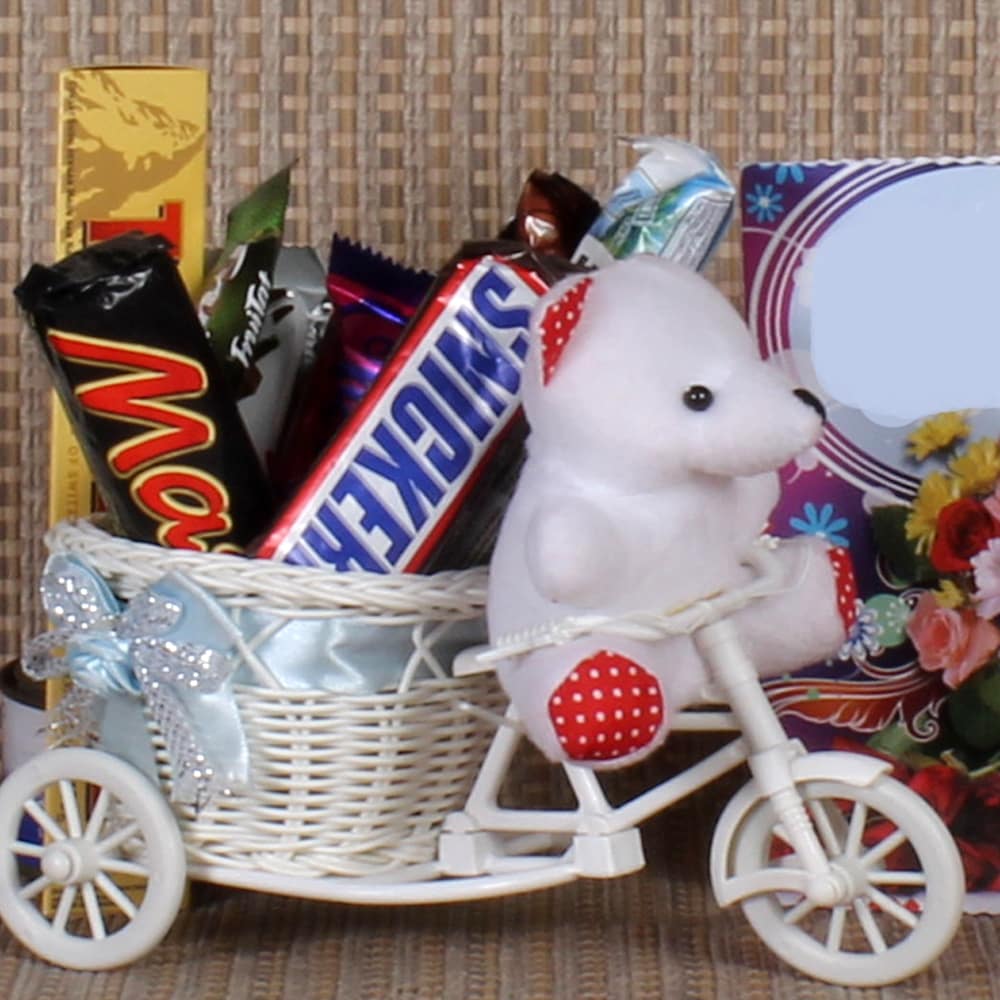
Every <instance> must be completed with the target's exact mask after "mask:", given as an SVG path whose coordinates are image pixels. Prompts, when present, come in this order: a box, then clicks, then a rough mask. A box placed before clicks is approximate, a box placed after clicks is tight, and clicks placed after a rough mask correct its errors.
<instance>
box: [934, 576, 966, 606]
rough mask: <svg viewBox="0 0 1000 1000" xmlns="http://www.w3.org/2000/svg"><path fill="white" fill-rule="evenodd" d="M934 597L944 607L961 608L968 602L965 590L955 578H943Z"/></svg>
mask: <svg viewBox="0 0 1000 1000" xmlns="http://www.w3.org/2000/svg"><path fill="white" fill-rule="evenodd" d="M934 598H935V600H936V601H937V602H938V604H939V605H940V606H941V607H942V608H960V607H961V606H962V605H963V604H965V602H966V596H965V591H964V590H962V588H961V587H960V586H959V585H958V584H957V583H955V581H954V580H941V581H940V583H939V584H938V586H937V589H936V590H935V591H934Z"/></svg>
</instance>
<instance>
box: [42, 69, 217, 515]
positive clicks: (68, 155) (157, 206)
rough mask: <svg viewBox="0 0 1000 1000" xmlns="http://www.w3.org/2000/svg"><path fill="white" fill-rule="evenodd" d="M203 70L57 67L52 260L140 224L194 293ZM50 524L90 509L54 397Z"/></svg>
mask: <svg viewBox="0 0 1000 1000" xmlns="http://www.w3.org/2000/svg"><path fill="white" fill-rule="evenodd" d="M207 130H208V75H207V73H206V72H205V71H204V70H199V69H189V68H184V67H173V66H102V67H79V68H72V69H66V70H63V71H62V72H61V73H60V75H59V128H58V140H57V143H58V154H57V170H58V175H57V187H56V234H55V251H56V259H57V260H61V259H62V258H63V257H66V256H68V255H69V254H71V253H74V252H76V251H77V250H81V249H82V248H83V247H85V246H88V245H89V244H91V243H96V242H98V241H100V240H104V239H108V238H110V237H112V236H117V235H119V234H120V233H123V232H129V231H134V230H139V231H141V232H145V233H159V234H160V235H162V236H164V237H166V238H167V239H168V240H169V241H170V242H171V244H172V245H173V246H174V248H175V250H174V253H175V256H176V258H177V262H178V266H179V269H180V272H181V276H182V278H183V279H184V283H185V285H186V286H187V288H188V291H189V292H191V294H192V296H195V295H197V294H198V293H199V292H200V291H201V282H202V276H203V269H204V255H205V208H206V206H205V201H206V181H207V152H206V149H207ZM50 440H51V444H50V461H49V487H50V488H49V523H55V522H56V521H59V520H61V519H63V518H66V517H80V516H84V515H86V514H89V513H90V512H91V511H93V510H94V507H95V503H96V497H95V495H94V485H93V479H92V477H91V475H90V471H89V469H88V467H87V464H86V460H85V458H84V456H83V452H82V451H81V449H80V447H79V445H78V444H77V441H76V438H75V436H74V434H73V429H72V427H71V426H70V424H69V421H68V420H67V419H66V415H65V412H64V411H63V408H62V406H61V404H60V403H59V401H58V400H57V399H55V398H54V397H53V404H52V426H51V438H50Z"/></svg>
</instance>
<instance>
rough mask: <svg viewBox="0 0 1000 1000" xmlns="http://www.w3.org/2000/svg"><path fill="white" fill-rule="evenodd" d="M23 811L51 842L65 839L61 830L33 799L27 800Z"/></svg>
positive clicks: (64, 834)
mask: <svg viewBox="0 0 1000 1000" xmlns="http://www.w3.org/2000/svg"><path fill="white" fill-rule="evenodd" d="M23 809H24V811H25V812H26V813H27V814H28V815H29V816H30V817H31V818H32V819H33V820H34V821H35V822H36V823H37V824H38V825H39V826H40V827H41V828H42V829H43V830H44V831H45V833H47V834H48V835H49V836H50V837H51V838H52V839H53V840H65V839H66V833H65V831H64V830H63V828H62V827H61V826H60V825H59V824H58V823H57V822H56V821H55V820H54V819H53V818H52V817H51V816H50V815H49V814H48V813H47V812H46V811H45V810H44V809H43V808H42V806H41V805H40V804H39V803H37V802H36V801H35V800H34V799H27V800H26V801H25V803H24V806H23Z"/></svg>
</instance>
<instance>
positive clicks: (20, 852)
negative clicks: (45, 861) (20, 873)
mask: <svg viewBox="0 0 1000 1000" xmlns="http://www.w3.org/2000/svg"><path fill="white" fill-rule="evenodd" d="M9 850H10V852H11V854H16V855H17V856H18V857H21V858H40V857H41V856H42V855H43V854H44V853H45V848H44V847H42V845H41V844H31V843H28V841H26V840H15V841H14V843H13V844H11V845H10V848H9Z"/></svg>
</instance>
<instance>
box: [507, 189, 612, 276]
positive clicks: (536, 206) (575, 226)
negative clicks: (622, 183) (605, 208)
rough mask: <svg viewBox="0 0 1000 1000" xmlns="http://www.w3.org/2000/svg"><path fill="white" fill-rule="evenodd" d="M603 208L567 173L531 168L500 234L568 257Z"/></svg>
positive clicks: (542, 251)
mask: <svg viewBox="0 0 1000 1000" xmlns="http://www.w3.org/2000/svg"><path fill="white" fill-rule="evenodd" d="M600 212H601V206H600V204H599V203H598V201H597V200H596V199H595V198H593V197H592V196H591V195H589V194H588V193H587V192H586V191H584V190H583V188H581V187H580V186H579V185H577V184H574V183H573V181H571V180H570V179H569V178H568V177H563V175H562V174H557V173H546V172H545V171H544V170H532V172H531V173H530V174H529V175H528V178H527V180H526V181H525V182H524V186H523V187H522V188H521V195H520V197H519V198H518V201H517V210H516V212H515V215H514V218H513V219H511V221H510V222H509V223H508V224H507V226H506V228H505V229H504V230H503V232H501V233H500V238H501V239H508V240H520V241H521V242H522V243H527V244H528V246H530V247H531V249H532V250H534V251H535V252H536V253H543V254H555V255H556V256H558V257H565V258H566V259H567V260H569V259H570V258H571V257H572V256H573V252H574V251H575V250H576V248H577V245H578V244H579V242H580V240H582V239H583V237H584V236H585V235H586V234H587V231H588V230H589V229H590V227H591V225H592V224H593V222H594V220H595V219H596V218H597V217H598V215H600Z"/></svg>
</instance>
